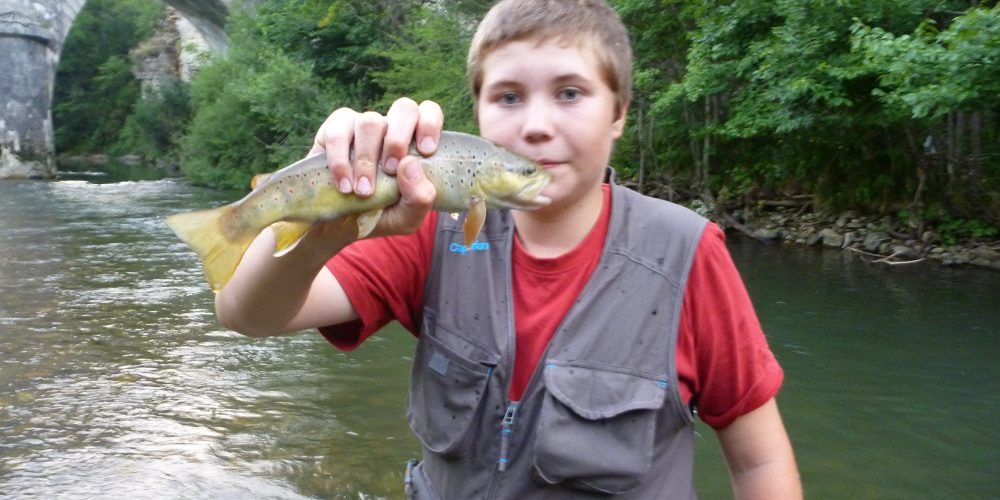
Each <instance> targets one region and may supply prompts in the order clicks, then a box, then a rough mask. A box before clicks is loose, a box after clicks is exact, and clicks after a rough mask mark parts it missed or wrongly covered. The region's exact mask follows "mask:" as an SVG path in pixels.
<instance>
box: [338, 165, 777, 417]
mask: <svg viewBox="0 0 1000 500" xmlns="http://www.w3.org/2000/svg"><path fill="white" fill-rule="evenodd" d="M604 193H605V201H604V209H603V210H602V212H601V216H600V217H599V218H598V222H597V224H595V225H594V228H593V229H591V231H590V233H589V234H588V235H587V236H586V237H585V238H584V240H583V241H582V242H581V243H580V244H579V245H578V246H577V247H576V248H574V249H573V250H571V251H570V252H568V253H566V254H564V255H561V256H559V257H557V258H554V259H539V258H536V257H533V256H531V255H530V254H528V253H527V252H525V251H524V249H523V248H522V247H521V246H520V245H519V244H518V243H517V238H515V244H514V249H513V255H512V263H513V264H512V269H513V287H514V289H513V295H514V317H515V331H516V335H517V338H516V343H515V344H516V353H515V358H514V363H515V366H514V374H513V376H512V380H511V387H510V397H511V399H512V400H518V399H520V397H521V394H522V393H523V391H524V388H525V386H526V385H527V383H528V380H529V379H530V378H531V376H532V374H533V372H534V370H535V367H536V366H537V365H538V361H539V358H540V357H541V355H542V353H543V352H544V350H545V346H546V345H547V344H548V342H549V339H551V337H552V335H553V333H554V332H555V330H556V328H557V327H558V325H559V323H560V322H561V321H562V318H563V317H564V316H565V314H566V312H567V311H568V310H569V308H570V306H571V305H572V303H573V301H574V300H575V299H576V297H577V295H579V293H580V291H581V290H582V289H583V287H584V285H585V284H586V282H587V280H588V279H589V278H590V275H591V273H592V272H593V269H594V267H595V266H596V265H597V262H598V260H599V259H600V255H601V250H602V248H603V244H604V239H605V236H606V235H607V230H608V223H609V221H610V204H611V201H610V189H609V188H608V186H607V185H605V187H604ZM436 229H437V214H434V213H432V214H429V215H428V217H427V219H426V220H425V221H424V223H423V225H422V226H421V228H420V229H419V230H418V231H417V232H416V233H413V234H411V235H405V236H392V237H388V238H376V239H371V240H362V241H359V242H356V243H354V244H352V245H351V246H349V247H347V248H345V249H344V250H342V251H341V252H340V253H338V254H337V255H336V256H334V257H333V258H332V259H330V261H329V262H328V263H327V267H328V268H329V269H330V271H331V272H333V273H334V275H335V276H336V277H337V280H338V281H339V282H340V284H341V286H343V287H344V291H345V292H346V293H347V296H348V298H349V299H350V301H351V304H352V305H353V306H354V308H355V310H357V312H358V316H359V317H360V319H359V320H358V321H354V322H351V323H346V324H342V325H336V326H329V327H324V328H320V332H321V333H322V334H323V335H324V336H325V337H326V338H327V339H328V340H329V341H330V342H331V343H332V344H333V345H334V346H336V347H338V348H340V349H344V350H351V349H354V348H356V347H357V346H359V345H360V344H361V343H362V342H363V341H364V340H365V339H366V338H368V337H369V336H371V335H372V334H373V333H375V332H376V331H378V330H379V329H380V328H382V327H383V326H385V325H386V324H387V323H389V322H390V321H392V320H393V319H396V320H398V321H399V322H400V324H402V325H403V327H404V328H406V329H407V330H409V331H410V332H412V333H413V334H414V335H417V334H418V333H419V328H420V321H421V315H422V314H423V294H424V283H425V280H426V278H427V273H428V272H429V271H430V261H431V253H432V250H433V248H432V246H433V244H434V233H435V231H436ZM676 360H677V374H678V378H679V381H680V392H681V396H682V397H683V398H684V401H685V402H688V403H692V402H693V403H694V404H695V405H696V406H697V408H698V415H699V416H700V417H701V419H702V420H703V421H705V423H707V424H709V425H710V426H712V427H714V428H717V429H721V428H723V427H725V426H727V425H729V424H730V423H732V421H733V420H735V419H736V418H737V417H739V416H741V415H744V414H746V413H748V412H750V411H751V410H754V409H756V408H758V407H759V406H760V405H762V404H764V403H765V402H767V401H768V400H770V399H771V398H772V397H774V395H775V394H777V392H778V389H779V388H780V386H781V382H782V377H783V373H782V371H781V368H780V366H778V363H777V361H776V360H775V358H774V356H773V355H772V354H771V351H770V349H769V348H768V346H767V340H766V339H765V338H764V333H763V331H762V330H761V327H760V322H759V321H758V319H757V315H756V313H755V312H754V309H753V305H752V304H751V302H750V297H749V295H748V294H747V292H746V289H745V287H744V286H743V281H742V279H740V276H739V273H738V272H737V270H736V267H735V265H734V264H733V262H732V259H731V257H730V256H729V251H728V250H727V249H726V246H725V236H724V234H723V233H722V230H721V229H719V227H718V226H716V225H715V224H709V225H708V226H707V227H706V228H705V232H704V233H703V234H702V237H701V240H700V241H699V243H698V248H697V250H696V252H695V257H694V262H693V263H692V267H691V271H690V273H689V275H688V282H687V288H686V289H685V294H684V304H683V305H682V308H681V318H680V325H679V332H678V339H677V353H676Z"/></svg>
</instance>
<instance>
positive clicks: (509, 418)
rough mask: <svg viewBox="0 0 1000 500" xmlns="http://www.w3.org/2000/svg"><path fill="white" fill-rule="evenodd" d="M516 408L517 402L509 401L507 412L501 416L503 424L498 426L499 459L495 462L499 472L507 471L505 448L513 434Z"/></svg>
mask: <svg viewBox="0 0 1000 500" xmlns="http://www.w3.org/2000/svg"><path fill="white" fill-rule="evenodd" d="M517 408H518V402H517V401H511V402H510V406H508V407H507V411H506V412H505V413H504V414H503V422H502V423H501V424H500V459H499V460H497V470H498V471H500V472H503V471H505V470H507V448H508V447H509V446H510V435H511V434H512V433H513V432H514V430H513V428H514V419H515V418H516V417H517Z"/></svg>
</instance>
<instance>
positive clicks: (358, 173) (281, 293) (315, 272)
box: [215, 98, 443, 337]
mask: <svg viewBox="0 0 1000 500" xmlns="http://www.w3.org/2000/svg"><path fill="white" fill-rule="evenodd" d="M442 123H443V115H442V113H441V108H440V107H439V106H438V105H437V104H435V103H427V102H425V103H423V104H420V105H417V104H416V103H415V102H413V101H412V100H410V99H405V98H404V99H400V100H398V101H396V103H394V104H393V106H392V107H391V108H390V110H389V113H388V114H387V115H386V116H384V117H383V116H382V115H379V114H377V113H372V112H368V113H358V112H356V111H353V110H349V109H346V108H344V109H339V110H337V111H335V112H334V113H333V114H331V115H330V117H329V118H328V119H327V120H326V122H324V124H323V126H322V127H320V130H319V131H318V132H317V134H316V140H315V142H314V144H313V149H312V152H311V154H321V153H325V154H326V156H327V162H328V163H329V165H330V168H331V172H332V175H334V178H335V182H337V183H338V184H337V185H338V186H341V185H342V186H343V187H342V188H341V190H342V191H345V192H350V191H354V192H356V193H357V194H358V195H361V196H368V195H371V194H372V193H371V189H372V186H374V183H373V182H372V180H373V179H374V175H375V169H376V168H377V165H378V162H379V160H381V161H382V162H383V165H384V170H386V172H387V173H391V174H395V173H396V172H397V171H398V173H399V174H400V175H398V176H397V177H398V185H399V191H400V195H401V197H400V201H399V202H398V203H397V204H395V205H393V206H392V207H389V208H387V209H386V210H385V211H384V212H383V215H382V218H381V219H380V221H379V223H378V225H377V226H376V228H375V230H374V231H373V232H372V236H386V235H391V234H404V233H410V232H413V231H415V230H416V229H417V228H418V227H419V226H420V223H421V221H423V219H424V217H425V215H426V214H427V211H428V210H429V209H430V207H431V204H432V203H433V201H434V196H435V192H434V186H433V185H432V184H431V183H430V181H428V180H427V178H426V177H425V176H424V174H423V170H422V169H421V168H420V165H419V164H418V162H417V161H416V159H415V158H412V157H407V156H406V154H407V151H408V148H409V145H410V143H411V142H412V141H413V140H417V144H418V145H419V147H418V150H419V151H420V152H421V153H422V154H431V153H433V152H434V150H435V149H436V147H437V143H438V141H439V139H440V134H441V126H442ZM352 148H353V150H354V161H353V162H352V161H351V158H350V155H351V150H352ZM362 179H366V180H362ZM345 181H346V182H345ZM366 184H367V186H366ZM350 217H351V216H348V217H345V218H342V219H337V220H332V221H327V222H320V223H316V224H314V225H313V227H312V229H310V231H309V232H308V233H307V234H306V236H305V237H304V238H303V240H302V241H301V242H300V243H299V244H298V245H297V246H296V247H295V248H294V249H293V250H292V251H290V252H288V253H287V254H285V255H282V256H280V257H275V256H274V255H273V254H274V251H273V249H274V233H273V232H272V231H271V230H270V229H265V230H264V231H262V232H261V234H260V235H258V237H257V239H256V240H254V242H253V243H252V244H251V245H250V248H249V249H247V252H246V254H244V256H243V260H242V261H241V262H240V264H239V266H238V267H237V269H236V272H235V273H234V274H233V277H232V279H230V281H229V282H228V283H227V284H226V286H225V287H223V288H222V290H220V291H219V293H218V294H217V295H216V297H215V309H216V315H217V316H218V318H219V321H220V322H221V323H222V324H223V325H224V326H226V327H227V328H229V329H232V330H235V331H237V332H240V333H243V334H245V335H250V336H255V337H260V336H270V335H279V334H282V333H288V332H293V331H296V330H302V329H306V328H315V327H320V326H326V325H333V324H338V323H343V322H345V321H349V320H351V319H354V318H356V317H357V313H356V312H355V311H354V308H353V306H351V303H350V301H349V300H348V299H347V295H346V294H345V293H344V291H343V289H342V288H341V286H340V284H339V283H338V282H337V280H336V278H335V277H334V276H333V274H331V273H330V272H329V271H328V270H327V269H326V267H325V266H324V264H325V263H326V261H327V260H329V258H330V257H332V256H333V255H334V254H336V253H337V252H339V251H340V250H342V249H343V248H344V247H346V246H347V245H349V244H350V243H351V242H353V241H355V240H356V239H357V236H358V235H357V225H356V224H351V223H349V222H350V220H348V219H350Z"/></svg>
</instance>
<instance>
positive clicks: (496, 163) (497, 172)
mask: <svg viewBox="0 0 1000 500" xmlns="http://www.w3.org/2000/svg"><path fill="white" fill-rule="evenodd" d="M410 154H412V155H415V156H417V157H418V158H419V161H420V165H421V166H422V167H423V169H424V172H425V174H426V175H427V178H428V179H429V180H430V181H431V183H432V184H434V188H435V189H436V190H437V196H436V198H435V200H434V209H435V210H439V211H445V212H466V217H465V222H464V226H463V229H464V232H465V245H466V247H470V246H471V245H472V243H473V242H474V241H475V238H476V236H477V235H478V234H479V230H480V229H481V228H482V226H483V222H484V221H485V219H486V207H487V206H490V207H494V208H513V209H520V210H530V209H535V208H539V207H543V206H545V205H547V204H548V203H549V199H548V198H547V197H545V196H542V195H540V194H539V193H540V192H541V190H542V188H543V187H545V185H546V184H547V183H548V182H549V178H550V177H549V173H548V172H546V171H545V170H544V169H542V168H540V167H539V166H538V165H536V164H535V163H534V162H532V161H530V160H528V159H526V158H524V157H521V156H519V155H516V154H514V153H512V152H510V151H509V150H507V149H505V148H503V147H501V146H498V145H496V144H494V143H492V142H490V141H488V140H486V139H483V138H481V137H477V136H473V135H468V134H462V133H459V132H448V131H445V132H442V133H441V142H440V143H439V144H438V148H437V151H436V152H435V153H434V155H432V156H430V157H427V158H423V157H420V155H419V154H417V153H416V150H415V148H413V147H411V148H410ZM254 181H255V182H254V189H253V191H252V192H251V193H250V194H248V195H247V196H246V197H244V198H243V199H241V200H239V201H237V202H234V203H231V204H229V205H226V206H223V207H219V208H215V209H211V210H202V211H198V212H188V213H181V214H176V215H171V216H169V217H167V225H168V226H170V229H172V230H173V231H174V232H175V233H176V234H177V236H178V237H180V239H181V240H183V241H184V242H185V243H187V244H188V245H189V246H190V247H191V248H192V249H194V251H195V253H197V254H198V257H199V258H200V259H201V262H202V267H203V268H204V271H205V278H206V279H207V281H208V284H209V285H210V286H211V287H212V290H213V291H219V290H220V289H221V288H222V287H223V286H224V285H225V284H226V283H227V282H228V281H229V279H230V278H231V277H232V275H233V272H235V270H236V266H237V265H238V264H239V262H240V259H242V258H243V254H244V252H245V251H246V249H247V247H249V246H250V243H251V242H252V241H253V240H254V238H256V237H257V235H258V234H259V233H260V232H261V231H263V230H264V228H266V227H268V226H271V227H272V228H273V230H274V232H275V237H276V240H277V242H276V245H275V255H281V254H282V253H285V252H287V251H289V250H290V249H291V248H293V247H294V246H295V244H296V243H298V241H299V240H301V239H302V237H303V236H304V235H305V234H306V232H307V231H308V230H309V228H310V226H311V225H312V223H314V222H316V221H318V220H331V219H336V218H338V217H342V216H345V215H351V214H358V216H357V224H358V237H359V238H361V237H364V236H366V235H368V234H369V233H370V232H371V231H372V230H373V229H374V228H375V225H376V224H377V223H378V220H379V218H380V217H381V215H382V209H383V208H384V207H386V206H389V205H392V204H393V203H395V202H396V201H397V200H399V188H398V186H397V185H396V178H395V177H393V176H389V175H386V174H384V173H383V172H382V170H381V168H379V170H378V174H377V175H376V179H375V194H373V195H372V196H370V197H368V198H361V197H358V196H356V195H354V194H353V193H352V194H343V193H341V192H340V191H339V190H337V188H336V186H334V183H333V176H332V175H331V174H330V170H329V169H328V168H327V165H326V157H325V156H324V155H322V154H321V155H316V156H311V157H309V158H305V159H303V160H300V161H298V162H295V163H293V164H291V165H289V166H287V167H285V168H283V169H281V170H278V171H277V172H274V173H273V174H270V175H261V176H258V177H257V178H255V179H254Z"/></svg>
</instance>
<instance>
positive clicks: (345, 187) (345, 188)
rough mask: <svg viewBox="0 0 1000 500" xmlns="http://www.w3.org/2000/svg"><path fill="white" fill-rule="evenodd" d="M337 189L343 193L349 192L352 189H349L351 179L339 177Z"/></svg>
mask: <svg viewBox="0 0 1000 500" xmlns="http://www.w3.org/2000/svg"><path fill="white" fill-rule="evenodd" d="M339 189H340V192H341V193H344V194H347V193H350V192H351V191H352V189H351V180H350V179H348V178H347V177H344V178H343V179H340V186H339Z"/></svg>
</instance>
